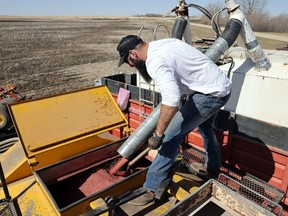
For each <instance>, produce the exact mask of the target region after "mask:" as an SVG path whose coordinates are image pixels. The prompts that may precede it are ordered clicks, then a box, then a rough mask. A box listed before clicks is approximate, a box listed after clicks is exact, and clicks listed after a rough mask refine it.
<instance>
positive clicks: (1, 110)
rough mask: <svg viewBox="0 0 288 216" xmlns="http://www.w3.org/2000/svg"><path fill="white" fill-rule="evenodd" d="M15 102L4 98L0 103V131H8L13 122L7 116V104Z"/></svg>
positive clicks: (12, 99)
mask: <svg viewBox="0 0 288 216" xmlns="http://www.w3.org/2000/svg"><path fill="white" fill-rule="evenodd" d="M13 102H15V99H14V98H4V99H2V100H1V101H0V130H8V129H10V128H11V127H12V125H13V122H12V119H11V117H10V115H9V112H8V108H7V106H6V105H7V104H10V103H13Z"/></svg>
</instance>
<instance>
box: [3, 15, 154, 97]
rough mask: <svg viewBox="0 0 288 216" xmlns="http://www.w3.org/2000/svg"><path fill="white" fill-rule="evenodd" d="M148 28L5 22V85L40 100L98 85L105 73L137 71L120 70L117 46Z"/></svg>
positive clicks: (94, 22) (135, 23)
mask: <svg viewBox="0 0 288 216" xmlns="http://www.w3.org/2000/svg"><path fill="white" fill-rule="evenodd" d="M146 24H147V22H145V20H143V19H134V18H123V17H122V18H121V19H120V18H119V19H117V18H113V19H102V18H81V17H80V18H79V17H73V18H63V17H62V18H61V17H58V18H57V17H56V18H53V19H52V18H45V17H44V18H41V19H39V18H38V19H35V18H25V19H23V18H19V19H17V18H13V19H8V18H6V19H2V20H0V31H1V34H0V47H1V51H0V71H1V72H0V85H3V84H5V83H7V82H9V83H11V84H14V85H16V86H17V89H18V91H19V92H20V93H22V94H26V95H27V96H29V97H33V98H38V97H42V96H48V95H53V94H58V93H63V92H67V91H71V90H77V89H81V88H85V87H90V86H93V85H94V83H95V80H97V79H100V78H101V77H103V76H106V75H111V74H114V73H120V72H133V71H135V69H134V70H133V69H130V68H129V67H128V66H122V67H121V68H118V52H117V51H116V46H117V44H118V42H119V41H120V39H121V38H122V37H123V36H125V35H127V34H138V32H139V29H140V27H141V26H142V25H146ZM143 33H145V34H147V31H145V32H144V31H143ZM149 35H151V37H152V34H151V32H149ZM143 36H144V35H143Z"/></svg>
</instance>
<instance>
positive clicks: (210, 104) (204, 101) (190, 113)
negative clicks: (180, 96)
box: [144, 93, 230, 191]
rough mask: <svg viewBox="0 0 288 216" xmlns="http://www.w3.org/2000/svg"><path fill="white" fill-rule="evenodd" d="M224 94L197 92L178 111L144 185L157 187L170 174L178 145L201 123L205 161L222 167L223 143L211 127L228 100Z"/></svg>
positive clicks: (212, 167) (151, 188)
mask: <svg viewBox="0 0 288 216" xmlns="http://www.w3.org/2000/svg"><path fill="white" fill-rule="evenodd" d="M229 97H230V94H229V95H227V96H225V97H222V98H220V97H214V96H211V95H204V94H201V93H195V94H193V95H190V96H189V98H188V100H187V101H186V103H185V104H184V105H183V106H182V107H181V108H180V110H179V111H178V112H177V113H176V115H175V116H174V118H173V119H172V121H171V122H170V124H169V126H168V128H167V129H166V131H165V138H164V140H163V145H162V147H161V148H160V149H159V152H158V155H157V156H156V158H155V159H154V161H153V162H152V164H151V166H150V167H149V170H148V173H147V176H146V181H145V183H144V187H145V188H147V189H148V190H151V191H156V189H157V188H158V187H159V186H160V184H161V183H162V182H163V181H164V180H166V179H167V178H168V177H169V174H170V170H171V168H172V165H173V163H174V161H175V159H176V157H177V155H178V151H179V147H180V144H181V142H182V140H183V139H184V138H185V136H186V135H187V134H188V133H190V132H191V131H192V130H193V129H194V128H196V127H198V128H199V129H200V130H199V131H200V133H201V135H202V137H203V139H204V148H205V150H206V165H207V168H208V169H219V168H220V167H221V155H220V147H219V144H218V141H217V139H216V136H215V133H214V131H213V128H212V123H213V119H214V118H213V117H214V116H215V115H214V114H216V113H217V112H218V111H219V109H220V108H221V107H223V106H224V105H225V104H226V102H227V101H228V99H229Z"/></svg>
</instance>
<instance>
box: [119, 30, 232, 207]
mask: <svg viewBox="0 0 288 216" xmlns="http://www.w3.org/2000/svg"><path fill="white" fill-rule="evenodd" d="M117 50H118V51H119V55H120V61H119V66H121V65H122V64H123V63H124V62H125V63H127V64H129V65H130V66H131V67H135V68H136V69H137V70H138V71H139V73H140V74H141V76H142V77H143V78H144V79H145V80H146V81H147V82H150V81H151V80H152V79H153V80H154V83H155V85H156V87H157V88H158V90H159V92H160V94H161V97H162V101H161V107H160V116H159V120H158V122H157V126H156V129H155V132H154V133H153V135H152V137H151V138H150V139H149V140H148V146H149V147H150V148H151V149H158V148H159V147H160V146H161V148H159V151H158V155H157V156H156V158H155V159H154V160H153V162H152V164H151V166H150V168H149V170H148V173H147V176H146V181H145V183H144V187H145V188H146V189H147V193H145V194H144V195H142V196H140V197H138V198H136V199H134V200H133V201H131V202H130V203H131V204H134V205H145V204H147V203H149V202H152V201H153V199H154V198H153V196H154V192H155V191H156V189H157V188H158V187H159V186H160V184H161V183H162V182H163V181H164V180H165V179H167V178H168V177H169V173H170V171H171V167H172V165H173V163H174V161H175V159H176V157H177V154H178V150H179V146H180V144H181V142H182V140H183V139H184V137H185V136H186V135H187V134H188V133H189V132H191V131H192V130H193V129H194V128H196V127H198V128H199V129H200V132H201V134H202V136H203V139H204V146H205V150H206V154H207V157H206V163H205V165H204V166H203V165H201V164H198V163H195V164H194V163H193V164H191V165H190V166H189V167H188V169H189V170H190V171H195V172H197V173H198V174H199V175H202V176H206V177H208V178H209V177H216V176H217V174H219V169H220V167H221V156H220V149H219V144H218V142H217V140H216V137H215V134H214V131H213V128H212V121H213V115H214V114H215V113H217V111H219V109H220V108H221V107H222V106H224V105H225V104H226V102H227V101H228V99H229V97H230V89H231V82H230V80H229V79H228V78H227V77H226V75H225V74H224V73H223V72H222V71H221V70H220V69H219V68H218V66H217V65H216V64H215V63H214V62H213V61H211V60H210V59H209V58H208V57H207V56H205V55H204V54H203V53H202V52H200V51H199V50H197V49H196V48H194V47H192V46H191V45H188V44H186V43H185V42H183V41H181V40H178V39H170V38H168V39H161V40H157V41H152V42H149V43H146V42H144V41H143V40H142V39H141V38H140V37H138V36H136V35H128V36H126V37H124V38H122V40H121V41H120V42H119V44H118V46H117ZM185 95H186V96H187V101H186V102H185V103H184V104H183V105H182V106H181V107H180V104H181V99H182V97H183V96H185Z"/></svg>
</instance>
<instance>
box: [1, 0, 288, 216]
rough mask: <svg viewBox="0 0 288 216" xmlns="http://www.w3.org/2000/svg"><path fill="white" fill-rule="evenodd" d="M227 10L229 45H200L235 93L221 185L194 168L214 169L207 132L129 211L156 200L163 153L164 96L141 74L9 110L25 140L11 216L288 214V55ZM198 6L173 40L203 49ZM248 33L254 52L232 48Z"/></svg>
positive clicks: (222, 126)
mask: <svg viewBox="0 0 288 216" xmlns="http://www.w3.org/2000/svg"><path fill="white" fill-rule="evenodd" d="M226 6H227V10H228V11H229V13H230V17H231V19H230V21H229V22H228V24H227V26H226V28H225V30H224V31H223V33H222V32H220V30H219V28H218V27H217V24H215V22H214V21H213V22H212V23H214V24H213V25H214V27H215V29H218V30H217V39H216V40H215V41H214V42H213V43H211V44H210V45H209V47H205V49H203V47H199V49H201V50H202V51H203V52H205V54H206V55H207V56H208V57H209V58H210V59H211V60H213V61H215V62H217V64H218V66H219V67H220V68H221V69H222V70H223V71H224V72H225V73H226V74H227V76H228V77H229V78H230V79H231V80H232V83H233V84H232V85H233V88H232V95H231V99H230V100H229V101H228V103H227V105H226V106H225V107H223V109H222V110H221V111H220V112H219V113H218V115H217V117H216V119H215V122H214V128H215V133H216V135H217V139H218V142H219V145H220V146H221V154H222V162H223V166H222V167H221V174H220V175H219V177H218V178H217V179H210V180H208V181H206V180H204V179H201V178H199V177H198V176H196V175H194V174H191V173H189V171H188V170H187V164H189V163H191V162H193V161H197V162H200V163H204V161H205V152H204V150H203V149H204V147H203V140H202V138H201V135H200V133H199V132H198V131H197V128H196V129H195V130H194V131H192V132H191V133H189V135H188V136H187V137H186V138H185V140H184V141H183V144H182V146H181V149H180V151H179V156H178V157H177V159H176V161H175V164H174V167H173V169H172V173H171V178H169V179H167V181H164V182H163V184H162V185H161V186H160V187H159V188H158V190H157V191H156V193H155V200H156V201H155V203H152V204H148V205H145V206H141V207H139V206H133V205H130V204H129V201H130V200H132V199H134V198H136V197H138V196H140V195H142V194H143V193H145V192H146V190H145V188H143V187H142V185H143V183H144V181H145V176H146V173H147V170H148V168H149V165H150V164H151V163H152V161H153V159H154V158H155V155H156V154H157V150H149V149H148V150H149V151H147V143H146V141H147V139H148V137H149V136H150V135H151V133H152V132H153V130H154V128H155V124H156V122H157V118H158V115H159V104H160V103H161V95H160V94H159V93H158V92H157V89H155V87H153V84H148V83H145V82H144V81H143V79H142V78H141V77H140V76H139V75H138V73H137V72H136V73H134V74H125V73H124V74H117V75H113V76H107V77H103V78H102V79H101V80H98V81H97V85H95V86H93V87H91V88H86V89H82V90H78V91H73V92H67V93H64V94H58V95H53V96H49V97H45V98H38V99H31V100H27V101H23V102H20V103H18V102H16V103H11V104H8V109H9V114H10V117H11V119H12V120H13V125H14V127H15V130H16V132H17V135H18V137H19V141H18V142H16V143H15V144H14V145H13V146H12V147H11V148H9V149H8V150H7V151H6V152H5V153H4V154H2V155H1V156H0V162H1V164H0V165H1V166H0V177H1V184H2V187H1V191H0V197H1V198H2V200H1V203H0V212H1V215H53V216H54V215H63V216H66V215H69V216H70V215H84V216H88V215H287V214H288V213H287V205H288V199H287V198H288V195H287V185H288V179H287V173H288V153H287V151H288V148H287V145H286V143H287V139H288V136H287V131H288V130H287V128H288V122H287V119H288V116H287V112H286V110H285V107H286V106H287V104H286V103H287V102H286V100H284V99H283V98H286V97H287V92H288V77H287V74H288V73H287V72H288V71H287V63H288V53H287V52H285V51H275V50H273V51H272V50H263V49H262V48H261V46H260V45H259V43H258V42H257V40H256V38H255V36H254V35H253V32H252V30H251V28H250V27H249V23H248V22H247V20H246V19H245V16H244V15H243V13H242V12H241V10H240V9H239V5H237V4H235V3H234V1H226ZM189 7H195V5H194V4H186V3H185V1H179V6H177V7H175V8H174V9H173V10H171V11H172V12H177V13H176V14H177V18H176V21H175V24H174V26H173V30H172V34H171V36H172V37H175V38H178V39H184V40H185V41H186V42H187V43H190V44H191V45H192V46H194V45H196V44H194V43H193V41H191V40H190V39H191V32H189V30H190V29H189V17H188V13H187V10H188V8H189ZM197 8H200V10H202V11H204V12H205V13H207V14H208V12H207V11H206V10H204V9H203V8H202V7H198V6H197ZM208 15H209V14H208ZM209 16H210V17H211V18H212V17H213V16H211V15H209ZM187 23H188V25H187ZM214 27H213V28H214ZM156 28H157V27H156ZM154 33H155V32H154ZM238 34H240V35H241V37H242V39H243V40H244V41H245V45H246V47H245V48H243V47H233V46H232V44H233V43H234V41H235V40H236V37H237V36H238ZM119 163H120V164H119ZM120 165H121V166H120ZM115 167H116V168H117V169H116V171H117V172H112V174H111V170H115Z"/></svg>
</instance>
